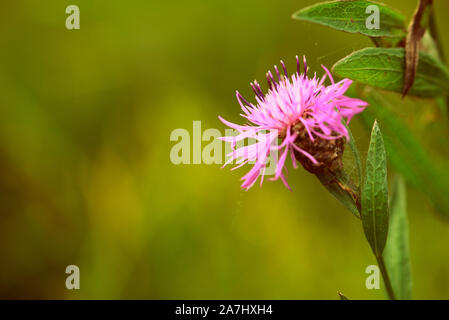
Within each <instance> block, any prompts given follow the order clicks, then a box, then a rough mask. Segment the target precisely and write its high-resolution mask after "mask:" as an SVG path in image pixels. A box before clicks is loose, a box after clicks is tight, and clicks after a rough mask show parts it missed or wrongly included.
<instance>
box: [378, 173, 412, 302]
mask: <svg viewBox="0 0 449 320" xmlns="http://www.w3.org/2000/svg"><path fill="white" fill-rule="evenodd" d="M390 207H391V213H390V229H389V234H388V240H387V245H386V247H385V251H384V259H385V264H386V266H387V270H388V274H389V275H390V279H391V284H392V287H393V290H394V293H395V294H396V298H397V299H401V300H409V299H411V298H412V272H411V267H410V246H409V233H408V220H407V199H406V187H405V182H404V179H403V178H402V177H400V176H398V177H397V179H396V180H395V183H394V186H393V194H392V197H391V206H390Z"/></svg>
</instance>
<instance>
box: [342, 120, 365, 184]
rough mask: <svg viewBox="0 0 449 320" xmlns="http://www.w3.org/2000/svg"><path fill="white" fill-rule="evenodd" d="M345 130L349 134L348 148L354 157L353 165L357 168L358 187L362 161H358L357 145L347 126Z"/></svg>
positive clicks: (360, 178) (360, 181) (360, 180)
mask: <svg viewBox="0 0 449 320" xmlns="http://www.w3.org/2000/svg"><path fill="white" fill-rule="evenodd" d="M345 126H346V129H348V133H349V142H348V144H349V148H350V149H351V152H352V155H353V156H354V160H355V165H356V167H357V179H358V186H359V187H360V186H361V183H362V160H361V159H360V154H359V149H358V148H357V145H356V143H355V139H354V136H353V135H352V131H351V129H349V126H348V125H346V124H345Z"/></svg>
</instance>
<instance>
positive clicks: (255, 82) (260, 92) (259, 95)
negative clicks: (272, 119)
mask: <svg viewBox="0 0 449 320" xmlns="http://www.w3.org/2000/svg"><path fill="white" fill-rule="evenodd" d="M256 84H257V81H254V83H251V84H250V85H251V88H252V89H253V91H254V93H255V94H256V96H258V97H259V98H260V99H261V100H264V98H265V97H264V95H263V93H262V91H261V90H260V87H258V85H256Z"/></svg>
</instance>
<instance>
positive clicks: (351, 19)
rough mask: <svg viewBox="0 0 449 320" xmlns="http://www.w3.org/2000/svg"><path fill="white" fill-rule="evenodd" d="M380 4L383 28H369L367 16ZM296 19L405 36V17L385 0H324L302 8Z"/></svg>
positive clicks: (366, 32) (377, 34) (353, 30)
mask: <svg viewBox="0 0 449 320" xmlns="http://www.w3.org/2000/svg"><path fill="white" fill-rule="evenodd" d="M372 5H375V6H377V8H379V29H376V28H367V20H368V22H369V17H370V16H371V15H372V14H373V12H374V11H371V10H369V9H371V8H372V7H371V8H368V7H370V6H372ZM292 17H293V18H294V19H297V20H303V21H308V22H314V23H318V24H321V25H324V26H328V27H331V28H333V29H337V30H341V31H346V32H350V33H360V34H363V35H366V36H369V37H397V38H400V37H404V36H405V34H406V32H405V24H404V17H403V16H402V15H400V14H399V13H397V12H395V11H394V10H392V9H390V8H389V7H387V6H385V5H384V4H380V3H376V2H373V1H365V0H352V1H351V0H350V1H331V2H322V3H318V4H315V5H312V6H310V7H307V8H304V9H301V10H299V11H298V12H296V13H294V14H293V16H292Z"/></svg>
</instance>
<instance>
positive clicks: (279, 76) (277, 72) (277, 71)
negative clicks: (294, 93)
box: [274, 66, 281, 83]
mask: <svg viewBox="0 0 449 320" xmlns="http://www.w3.org/2000/svg"><path fill="white" fill-rule="evenodd" d="M274 70H275V71H276V74H277V76H278V79H279V83H281V75H280V74H279V69H278V67H277V66H274Z"/></svg>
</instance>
